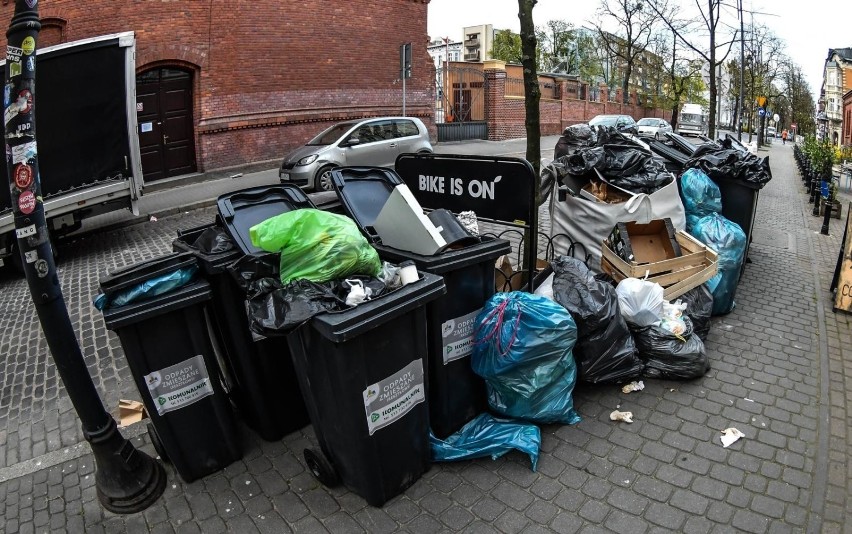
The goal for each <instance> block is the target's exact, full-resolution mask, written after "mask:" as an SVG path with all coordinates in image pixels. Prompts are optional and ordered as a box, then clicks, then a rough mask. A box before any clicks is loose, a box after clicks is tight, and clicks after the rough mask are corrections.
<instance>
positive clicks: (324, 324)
mask: <svg viewBox="0 0 852 534" xmlns="http://www.w3.org/2000/svg"><path fill="white" fill-rule="evenodd" d="M446 292H447V288H446V286H445V285H444V278H443V277H442V276H438V275H434V274H430V273H426V272H421V273H420V280H419V281H417V282H414V283H412V284H408V285H406V286H403V287H401V288H399V289H397V290H396V291H392V292H391V293H388V294H386V295H382V296H381V297H379V298H377V299H375V300H369V301H366V302H363V303H361V304H359V305H358V306H356V307H354V308H351V309H349V310H344V311H339V312H326V313H322V314H319V315H316V316H314V318H313V319H311V322H310V325H305V326H303V327H302V328H314V329H316V330H317V332H319V333H320V334H321V335H322V336H323V337H325V338H326V339H328V340H330V341H332V342H334V343H343V342H345V341H348V340H350V339H353V338H355V337H358V336H359V335H361V334H363V333H364V332H367V331H368V330H372V329H373V328H376V327H377V326H380V325H382V324H383V323H386V322H388V321H390V320H391V319H395V318H396V317H399V316H400V315H402V314H405V313H408V312H410V311H412V310H415V309H416V308H418V307H420V306H424V305H426V304H427V303H429V302H431V301H433V300H435V299H437V298H438V297H440V296H441V295H444V294H445V293H446Z"/></svg>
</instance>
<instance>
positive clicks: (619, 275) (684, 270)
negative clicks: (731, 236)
mask: <svg viewBox="0 0 852 534" xmlns="http://www.w3.org/2000/svg"><path fill="white" fill-rule="evenodd" d="M675 237H676V239H677V242H678V244H679V245H680V248H681V250H682V251H683V255H681V256H678V257H677V258H671V259H667V260H662V261H656V262H651V263H636V262H629V263H628V262H626V261H624V260H623V259H621V257H620V256H618V254H616V253H615V252H613V251H612V250H611V249H610V248H609V246H608V245H607V244H606V242H604V243H603V245H602V246H601V270H602V271H603V272H605V273H607V274H608V275H610V276H611V277H612V278H613V279H614V280H615V281H616V282H621V281H622V280H624V279H625V278H645V277H646V276H647V277H648V278H647V279H648V280H649V281H651V282H656V283H658V284H660V285H661V286H663V289H664V292H663V296H664V297H665V299H666V300H672V299H674V298H676V297H679V296H681V295H683V294H684V293H686V292H687V291H689V290H690V289H692V288H694V287H698V286H699V285H701V284H703V283H704V282H706V281H707V280H710V279H711V278H713V276H715V274H716V271H717V269H718V262H719V257H718V255H717V254H716V252H715V251H714V250H712V249H710V248H709V247H707V246H706V245H705V244H704V243H701V242H700V241H698V240H697V239H695V238H694V237H692V236H691V235H689V234H687V233H686V232H684V231H682V230H681V231H678V233H677V235H676V236H675Z"/></svg>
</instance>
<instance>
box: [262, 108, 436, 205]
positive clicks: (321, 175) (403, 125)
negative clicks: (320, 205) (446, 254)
mask: <svg viewBox="0 0 852 534" xmlns="http://www.w3.org/2000/svg"><path fill="white" fill-rule="evenodd" d="M410 152H415V153H423V152H432V144H431V143H430V142H429V132H428V131H427V130H426V126H425V125H424V124H423V122H422V121H421V120H420V119H415V118H413V117H373V118H370V119H355V120H350V121H345V122H340V123H338V124H335V125H334V126H331V127H329V128H327V129H325V130H324V131H322V132H321V133H320V134H319V135H317V136H316V137H314V138H313V139H311V140H310V141H308V142H307V143H305V145H304V146H301V147H299V148H297V149H296V150H294V151H292V152H290V153H289V154H288V155H287V157H285V158H284V161H283V162H281V168H280V170H279V171H278V177H279V179H280V180H281V183H292V184H296V185H300V186H304V187H306V188H308V189H316V190H322V191H330V190H331V189H332V181H331V170H332V169H334V168H335V167H343V166H353V165H367V166H375V167H393V165H394V163H395V162H396V157H397V156H398V155H399V154H404V153H410Z"/></svg>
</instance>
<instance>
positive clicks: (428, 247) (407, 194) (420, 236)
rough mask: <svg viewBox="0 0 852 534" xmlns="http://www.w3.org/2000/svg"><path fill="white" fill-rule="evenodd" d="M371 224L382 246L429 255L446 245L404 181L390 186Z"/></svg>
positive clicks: (439, 232)
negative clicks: (392, 186) (390, 188)
mask: <svg viewBox="0 0 852 534" xmlns="http://www.w3.org/2000/svg"><path fill="white" fill-rule="evenodd" d="M373 228H374V229H375V230H376V233H377V234H378V236H379V238H380V239H381V240H382V244H383V245H384V246H387V247H393V248H395V249H399V250H405V251H408V252H414V253H416V254H423V255H424V256H431V255H433V254H437V253H438V252H440V251H441V250H443V249H444V247H446V246H447V242H446V241H445V240H444V238H443V237H442V236H441V231H440V230H439V229H438V228H437V227H436V226H435V225H434V224H433V223H432V221H431V220H430V219H429V217H427V216H426V215H424V214H423V208H422V207H420V203H419V202H417V199H416V198H414V195H413V194H412V193H411V190H410V189H409V188H408V186H407V185H405V184H401V185H398V186H396V187H394V188H393V191H391V194H390V197H388V200H387V202H385V205H384V206H383V207H382V210H381V211H380V212H379V215H378V216H377V217H376V221H375V222H374V223H373Z"/></svg>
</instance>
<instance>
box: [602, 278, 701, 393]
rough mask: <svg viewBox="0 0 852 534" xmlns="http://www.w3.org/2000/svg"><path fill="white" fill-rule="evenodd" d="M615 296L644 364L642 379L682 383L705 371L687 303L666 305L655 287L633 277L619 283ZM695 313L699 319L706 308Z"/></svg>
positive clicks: (661, 293) (660, 288) (699, 341)
mask: <svg viewBox="0 0 852 534" xmlns="http://www.w3.org/2000/svg"><path fill="white" fill-rule="evenodd" d="M616 293H617V294H618V300H619V302H620V303H622V304H623V306H622V313H623V314H625V313H626V314H625V315H624V318H625V320H626V321H627V325H628V326H629V327H630V332H631V334H632V335H633V340H634V342H635V343H636V348H637V350H638V353H639V359H640V360H641V361H642V363H643V364H644V367H643V368H642V376H644V377H647V378H666V379H675V380H686V379H690V378H698V377H700V376H703V375H704V374H705V373H706V372H707V370H708V369H709V368H710V362H709V360H708V359H707V354H706V352H705V349H704V342H703V340H702V338H701V337H700V336H698V335H696V334H694V327H693V324H692V320H691V319H690V318H689V312H688V310H689V303H688V302H685V301H683V300H678V301H675V302H674V303H671V302H667V301H665V300H663V298H662V297H663V288H662V287H661V286H660V285H659V284H657V283H654V282H649V281H646V280H639V279H636V278H625V279H624V280H622V281H621V282H619V284H618V287H617V288H616ZM692 300H694V299H692ZM699 313H700V314H701V316H702V317H703V316H704V314H706V306H705V308H704V309H703V310H701V311H699ZM708 319H709V317H708ZM708 328H709V326H708Z"/></svg>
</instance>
